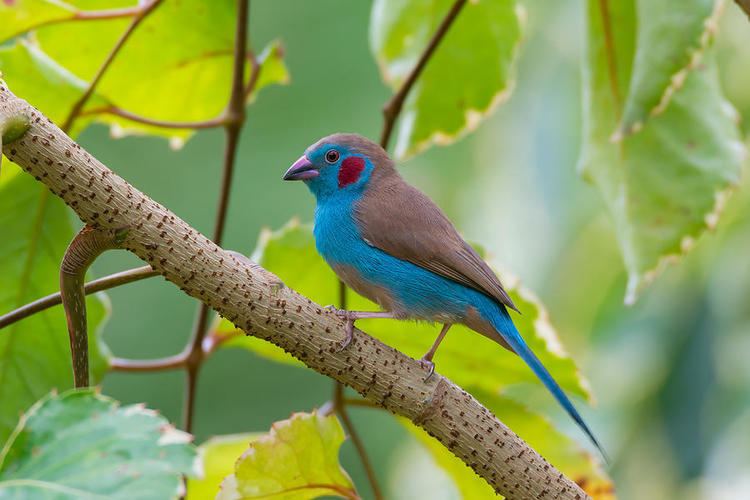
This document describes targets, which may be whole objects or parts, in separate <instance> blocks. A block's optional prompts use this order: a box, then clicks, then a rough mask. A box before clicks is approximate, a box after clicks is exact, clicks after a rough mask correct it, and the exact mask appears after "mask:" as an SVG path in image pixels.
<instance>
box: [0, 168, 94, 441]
mask: <svg viewBox="0 0 750 500" xmlns="http://www.w3.org/2000/svg"><path fill="white" fill-rule="evenodd" d="M0 234H1V235H2V238H0V276H2V283H3V285H2V286H0V311H2V312H3V313H5V312H7V311H11V310H13V309H16V308H17V307H19V306H22V305H24V304H26V303H27V302H30V301H32V300H34V299H37V298H39V297H41V296H44V295H47V294H49V293H53V292H55V291H58V290H59V273H60V261H61V260H62V256H63V254H64V253H65V249H66V247H67V244H68V242H69V241H70V240H71V239H72V237H73V228H72V226H71V223H70V219H69V217H68V213H67V209H66V207H65V205H64V204H63V202H62V200H60V199H59V198H57V197H56V196H53V195H51V194H50V193H49V192H48V191H47V188H46V187H45V186H44V185H42V184H40V183H38V182H36V181H35V180H34V179H33V178H32V177H31V176H30V175H27V174H25V173H23V172H20V173H19V169H18V167H17V166H15V165H13V164H7V163H6V164H3V170H2V174H0ZM103 298H105V296H104V295H100V296H97V297H89V299H88V300H87V311H88V322H89V331H90V334H89V358H90V368H91V375H92V381H93V382H94V383H97V382H98V381H99V380H101V378H102V376H103V375H104V372H105V370H106V369H107V359H106V356H107V354H108V351H107V349H106V346H105V345H104V344H103V342H102V341H101V339H100V331H99V330H100V329H101V326H102V325H103V323H104V320H105V317H106V315H107V312H106V309H105V306H104V304H105V302H103ZM72 375H73V372H72V367H71V360H70V345H69V341H68V332H67V328H66V323H65V315H64V313H63V310H62V308H60V307H56V308H52V309H48V310H46V311H44V312H41V313H37V314H35V315H33V316H31V317H29V318H26V319H24V320H22V321H19V322H17V323H14V324H13V325H11V326H9V327H7V328H4V329H2V330H0V442H4V441H5V439H6V438H7V437H8V435H9V433H10V431H11V430H12V429H13V427H14V426H15V424H16V421H17V420H18V417H19V415H20V414H21V412H23V411H25V410H26V409H27V408H29V407H30V406H31V405H32V404H33V403H34V402H35V401H37V400H38V399H39V398H40V397H42V396H43V395H45V394H47V393H48V392H49V391H50V390H51V389H53V388H57V389H59V390H63V389H67V388H69V387H72V385H73V376H72Z"/></svg>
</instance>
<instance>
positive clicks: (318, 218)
mask: <svg viewBox="0 0 750 500" xmlns="http://www.w3.org/2000/svg"><path fill="white" fill-rule="evenodd" d="M354 201H355V200H354V199H336V200H327V201H326V202H325V203H319V204H318V206H317V208H316V210H315V228H314V234H315V244H316V247H317V249H318V252H320V254H321V255H322V256H323V258H324V259H325V260H326V262H328V264H329V265H331V267H334V268H335V267H336V266H339V265H344V266H349V267H350V268H353V269H355V270H356V271H357V272H358V273H359V275H360V277H361V278H362V279H363V280H365V281H367V282H369V283H372V284H374V285H376V286H378V287H381V288H383V289H386V290H388V291H389V292H390V294H391V296H392V298H393V300H394V301H395V302H397V303H398V304H399V305H400V308H401V309H402V310H404V311H408V313H409V316H411V317H415V318H419V319H428V320H435V321H443V322H445V321H449V320H450V321H453V322H457V321H461V320H462V319H463V318H465V315H466V313H467V309H468V307H469V306H472V307H474V308H476V309H477V310H478V311H479V312H480V314H482V315H483V316H485V315H486V314H490V313H491V311H494V310H495V309H497V306H496V304H495V303H494V302H493V301H492V299H490V298H489V297H487V296H486V295H484V294H482V293H480V292H478V291H476V290H474V289H472V288H468V287H466V286H464V285H461V284H459V283H456V282H455V281H452V280H450V279H447V278H444V277H443V276H440V275H438V274H435V273H433V272H431V271H428V270H427V269H424V268H422V267H419V266H417V265H415V264H412V263H410V262H407V261H404V260H401V259H399V258H396V257H393V256H391V255H389V254H387V253H385V252H383V251H382V250H380V249H378V248H375V247H372V246H370V245H369V244H368V243H367V242H366V241H365V240H364V239H363V238H362V236H361V234H360V232H359V229H358V228H357V225H356V221H355V219H354V216H353V210H352V207H353V205H354Z"/></svg>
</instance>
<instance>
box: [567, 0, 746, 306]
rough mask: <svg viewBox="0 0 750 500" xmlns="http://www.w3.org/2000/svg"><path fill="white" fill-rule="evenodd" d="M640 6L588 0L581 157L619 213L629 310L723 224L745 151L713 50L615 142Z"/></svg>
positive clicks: (632, 1) (586, 172) (617, 224)
mask: <svg viewBox="0 0 750 500" xmlns="http://www.w3.org/2000/svg"><path fill="white" fill-rule="evenodd" d="M639 5H640V3H639V2H636V1H635V0H621V1H617V2H599V1H597V0H588V2H587V27H586V30H587V35H586V52H585V60H584V62H583V102H584V138H583V146H582V148H581V158H580V160H579V168H580V170H581V171H582V173H583V175H584V176H586V177H587V178H588V179H590V180H591V181H592V182H593V183H594V184H595V185H596V186H597V187H598V188H599V190H600V191H601V192H602V195H603V197H604V200H605V202H606V203H607V205H608V208H609V210H610V212H611V213H612V217H613V219H614V223H615V227H616V230H617V236H618V240H619V243H620V247H621V251H622V254H623V257H624V260H625V266H626V268H627V271H628V275H629V280H628V290H627V294H626V301H627V302H629V303H632V302H633V301H635V299H636V296H637V294H638V292H639V291H640V290H641V289H642V288H643V286H645V285H646V284H647V283H649V282H650V281H652V280H653V279H654V277H655V276H656V275H657V274H658V273H659V271H660V270H661V269H662V268H663V267H664V265H665V264H666V263H668V262H670V261H673V260H675V258H676V257H677V256H679V255H681V254H683V253H684V252H686V251H687V250H688V249H690V248H691V247H692V246H693V244H694V241H695V240H696V239H697V238H698V237H699V236H700V235H701V234H703V232H704V231H705V230H706V229H707V228H713V227H715V226H716V223H717V220H718V217H719V213H720V212H721V208H722V205H723V202H724V200H725V198H726V196H727V194H728V192H729V190H730V188H731V187H732V186H734V185H735V184H736V182H737V181H738V178H739V175H740V169H741V162H742V159H743V157H744V152H745V151H744V147H743V145H742V143H741V142H740V136H739V131H738V128H737V117H736V113H735V111H734V109H733V108H732V106H731V105H730V104H729V103H728V102H727V101H726V100H725V99H724V97H723V96H722V93H721V86H720V84H719V81H718V78H717V72H716V63H715V60H714V57H713V56H712V54H711V51H710V50H707V51H706V53H705V54H704V56H703V59H702V63H701V64H700V65H699V66H698V67H696V68H695V69H694V70H692V71H690V72H689V73H687V76H686V78H685V80H684V82H682V84H681V85H680V86H678V87H675V89H674V92H673V93H672V94H671V99H670V100H669V104H668V105H667V106H666V108H665V109H664V110H663V111H661V112H660V114H658V115H656V116H652V117H651V118H650V119H649V120H648V121H647V122H646V123H645V125H644V126H643V128H641V129H640V130H639V131H638V132H637V133H633V134H631V135H627V136H625V137H624V138H622V140H621V141H620V142H617V143H613V142H612V141H611V140H610V137H611V135H612V131H613V130H615V129H616V127H617V125H618V123H619V121H620V117H621V115H622V102H621V101H622V96H626V95H628V88H629V85H630V82H631V81H632V79H633V75H634V73H633V72H634V71H635V70H634V68H633V62H632V61H633V60H634V57H635V54H636V51H637V50H639V44H640V43H641V41H640V39H639V38H638V37H637V33H636V25H637V19H639V17H638V15H637V8H638V6H639ZM603 6H605V7H607V11H606V12H605V11H603V10H602V7H603ZM642 50H650V47H645V46H644V47H642Z"/></svg>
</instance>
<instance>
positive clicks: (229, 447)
mask: <svg viewBox="0 0 750 500" xmlns="http://www.w3.org/2000/svg"><path fill="white" fill-rule="evenodd" d="M260 435H261V434H259V433H249V434H231V435H226V436H217V437H213V438H211V439H209V440H207V441H206V442H205V443H203V444H202V445H200V446H199V447H198V456H199V457H200V461H201V463H202V465H203V470H202V472H201V474H200V476H199V477H195V478H190V479H189V480H188V485H187V486H188V488H187V490H188V495H187V499H188V500H202V499H204V498H213V497H215V496H216V492H217V491H219V486H220V485H221V482H222V481H223V480H224V478H225V477H227V476H228V475H230V474H232V473H233V471H234V464H235V462H236V461H237V460H238V459H237V457H239V456H240V455H242V454H243V453H244V452H245V450H247V446H248V443H251V442H254V441H255V440H257V439H258V437H260Z"/></svg>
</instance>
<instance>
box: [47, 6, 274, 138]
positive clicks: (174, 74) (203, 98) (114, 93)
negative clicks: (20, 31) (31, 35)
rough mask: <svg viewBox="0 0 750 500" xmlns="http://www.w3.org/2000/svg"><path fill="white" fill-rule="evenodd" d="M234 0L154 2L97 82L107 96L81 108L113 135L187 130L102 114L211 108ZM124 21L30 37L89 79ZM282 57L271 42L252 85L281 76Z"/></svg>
mask: <svg viewBox="0 0 750 500" xmlns="http://www.w3.org/2000/svg"><path fill="white" fill-rule="evenodd" d="M234 4H235V2H233V1H229V0H217V1H212V2H205V1H203V0H183V1H180V2H162V3H161V4H160V6H159V7H158V8H156V9H155V10H154V11H153V12H152V13H151V14H150V15H149V16H148V17H147V18H146V19H145V20H144V21H143V22H142V23H141V25H140V26H139V27H138V28H137V29H136V30H135V31H134V32H133V34H132V35H131V37H130V39H129V40H128V42H127V44H126V45H125V46H124V47H123V48H122V50H121V51H120V53H119V54H118V56H117V58H116V59H115V60H114V62H113V63H112V65H111V66H110V68H109V70H108V71H107V73H106V75H105V76H104V77H103V78H102V80H101V82H100V83H99V85H98V87H97V92H98V94H99V95H101V96H103V97H104V99H105V100H106V101H107V103H105V104H102V103H99V104H97V103H89V104H88V105H87V106H86V108H85V112H86V113H93V114H95V115H97V119H98V120H100V121H102V122H105V123H107V124H109V125H111V126H112V131H113V134H114V135H116V136H118V137H119V136H122V135H125V134H134V133H139V134H143V133H148V134H157V135H162V136H165V137H167V138H169V139H171V140H172V144H173V145H175V146H179V145H181V144H182V143H183V142H184V141H185V140H186V139H187V138H188V137H190V136H191V135H192V134H193V131H192V130H187V129H178V130H175V129H166V128H159V127H154V126H150V125H142V124H139V123H135V122H131V121H129V120H125V119H122V118H119V117H117V116H114V115H110V114H107V113H106V111H107V108H108V107H109V106H110V105H112V106H116V107H118V108H121V109H124V110H127V111H129V112H131V113H135V114H137V115H140V116H143V117H146V118H151V119H155V120H166V121H176V122H181V121H203V120H209V119H212V118H216V117H217V116H219V115H220V114H221V113H222V111H223V110H224V108H225V106H226V104H227V101H228V99H229V93H230V83H231V78H232V59H233V48H234V31H235V29H234V25H235V20H234V18H235V11H234ZM129 22H130V21H129V20H128V19H113V20H102V21H87V22H69V23H62V24H56V25H54V26H45V27H42V28H39V29H38V30H37V32H36V39H37V40H38V43H39V44H40V46H41V47H42V49H43V50H44V51H45V52H46V53H47V54H49V56H50V57H51V58H53V59H54V60H55V61H57V62H58V63H60V64H61V65H62V66H64V67H65V68H67V69H68V70H69V71H70V72H72V73H73V74H74V75H76V76H77V77H78V78H80V79H82V80H84V81H89V80H91V78H92V77H93V76H94V74H95V73H96V71H97V70H98V69H99V67H100V65H101V63H102V61H104V59H105V58H106V57H107V54H108V53H109V52H110V50H111V48H112V47H113V46H114V44H115V43H116V41H117V39H118V38H119V37H120V35H121V34H122V33H123V32H124V30H125V29H126V28H127V26H128V24H129ZM69 40H76V50H75V51H71V50H69V44H68V43H67V41H69ZM176 41H179V43H175V42H176ZM154 47H159V50H154ZM282 57H283V50H282V49H281V47H280V45H279V43H278V42H272V43H271V44H269V46H268V47H267V48H266V49H265V50H264V51H263V52H262V53H261V54H260V55H259V59H260V62H261V74H260V78H259V80H258V85H257V87H256V93H257V91H258V90H260V88H262V87H264V86H267V85H270V84H274V83H286V82H287V81H288V74H287V71H286V67H285V66H284V63H283V59H282ZM248 66H249V65H248ZM249 71H250V69H249V68H248V75H247V76H246V80H247V79H248V78H249ZM250 97H251V98H252V97H254V96H250Z"/></svg>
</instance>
